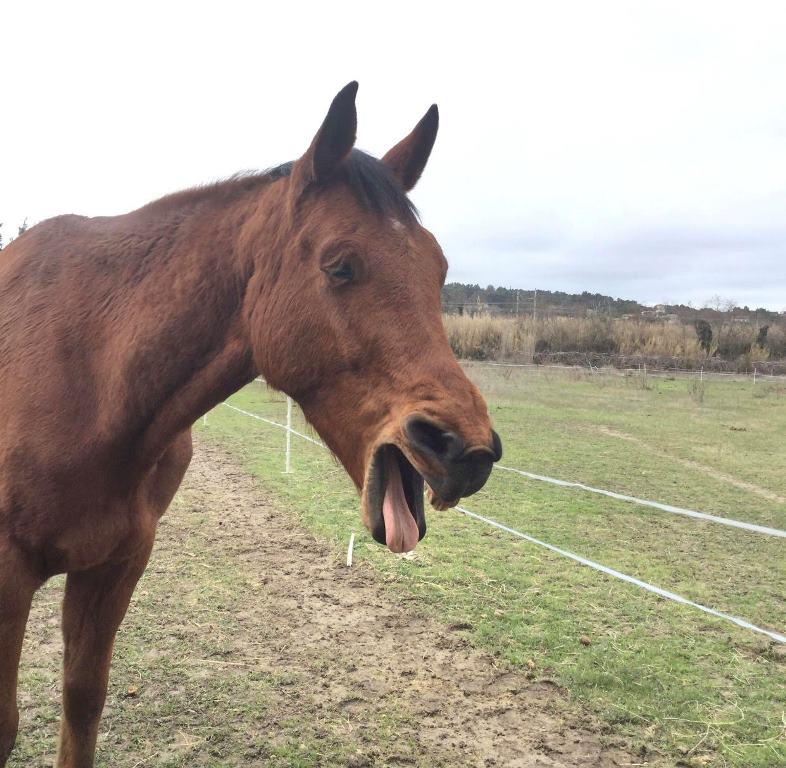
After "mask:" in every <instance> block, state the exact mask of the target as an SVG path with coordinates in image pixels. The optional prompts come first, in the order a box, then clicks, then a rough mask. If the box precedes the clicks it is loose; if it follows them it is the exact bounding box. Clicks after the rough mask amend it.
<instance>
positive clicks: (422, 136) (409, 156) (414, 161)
mask: <svg viewBox="0 0 786 768" xmlns="http://www.w3.org/2000/svg"><path fill="white" fill-rule="evenodd" d="M437 128H439V110H438V109H437V105H436V104H432V105H431V107H430V108H429V111H428V112H426V114H425V115H424V116H423V118H422V119H421V121H420V122H419V123H418V124H417V125H416V126H415V129H414V130H413V131H412V133H410V134H409V136H407V137H406V138H405V139H402V140H401V141H400V142H399V143H398V144H396V146H395V147H393V149H391V150H390V151H389V152H388V153H387V154H386V155H385V156H384V157H383V158H382V162H383V163H384V164H385V165H386V166H387V167H388V168H390V170H391V171H393V173H394V175H395V176H396V177H397V178H398V180H399V181H400V182H401V186H402V187H404V190H405V191H407V192H409V190H410V189H412V187H414V186H415V184H417V183H418V179H419V178H420V174H421V173H423V169H424V168H425V167H426V162H427V161H428V157H429V155H430V154H431V148H432V147H433V146H434V140H435V139H436V138H437Z"/></svg>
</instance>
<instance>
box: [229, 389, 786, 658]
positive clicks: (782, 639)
mask: <svg viewBox="0 0 786 768" xmlns="http://www.w3.org/2000/svg"><path fill="white" fill-rule="evenodd" d="M222 405H225V406H226V407H227V408H231V409H232V410H233V411H237V412H238V413H242V414H243V415H244V416H249V417H251V418H252V419H256V420H257V421H263V422H265V423H266V424H271V425H273V426H274V427H279V428H280V429H284V430H286V429H287V425H286V424H281V423H279V422H277V421H273V420H272V419H266V418H264V417H262V416H257V414H255V413H250V412H249V411H244V410H243V409H242V408H237V407H236V406H234V405H230V404H229V403H222ZM288 431H290V432H291V433H292V434H293V435H297V436H298V437H301V438H303V439H304V440H307V441H308V442H309V443H313V444H314V445H318V446H319V447H320V448H327V446H326V445H325V444H324V443H321V442H320V441H319V440H315V439H314V438H313V437H309V436H308V435H304V434H303V433H301V432H298V431H296V430H294V429H292V428H291V427H290V428H289V430H288ZM501 469H507V470H508V471H513V472H518V473H520V474H523V475H524V476H531V477H532V478H533V479H535V480H553V478H545V477H544V476H541V475H530V474H529V473H525V472H523V471H522V470H511V469H509V468H507V467H501ZM555 483H556V484H557V485H566V486H569V487H571V486H579V484H577V483H568V482H567V481H565V480H556V481H555ZM582 487H583V486H582ZM586 490H592V489H590V488H589V487H586ZM599 492H601V493H603V494H604V495H608V496H611V497H612V498H617V497H620V496H621V494H613V493H612V492H611V491H599ZM623 500H625V501H637V502H640V501H641V500H637V499H634V497H628V498H624V497H623ZM656 503H657V502H652V504H656ZM662 506H664V507H667V506H669V505H662ZM455 509H456V510H458V511H459V512H461V513H462V514H464V515H466V516H467V517H471V518H474V519H475V520H479V521H481V522H483V523H486V525H490V526H492V527H494V528H498V529H500V530H502V531H505V532H506V533H509V534H511V535H512V536H516V537H518V538H520V539H524V540H525V541H528V542H530V543H531V544H537V545H538V546H539V547H544V548H545V549H548V550H549V551H551V552H555V553H556V554H558V555H562V556H563V557H567V558H569V559H571V560H574V561H575V562H577V563H581V564H582V565H586V566H588V567H589V568H593V569H594V570H596V571H599V572H600V573H605V574H606V575H607V576H613V577H614V578H616V579H620V580H621V581H624V582H627V583H628V584H633V585H634V586H637V587H641V588H642V589H646V590H647V591H648V592H652V593H653V594H656V595H658V596H659V597H663V598H666V599H667V600H672V601H674V602H675V603H680V604H681V605H687V606H690V607H691V608H696V609H697V610H699V611H703V612H704V613H707V614H709V615H710V616H715V617H716V618H719V619H724V620H726V621H730V622H732V623H733V624H736V625H737V626H738V627H742V628H743V629H748V630H751V631H752V632H757V633H759V634H762V635H766V636H767V637H769V638H770V639H771V640H774V641H775V642H777V643H786V635H782V634H780V633H779V632H773V631H771V630H769V629H763V628H762V627H757V626H756V625H755V624H751V623H750V622H749V621H746V620H745V619H740V618H737V617H736V616H732V615H731V614H729V613H723V611H716V610H715V609H714V608H708V607H707V606H706V605H701V604H700V603H694V602H693V600H688V598H686V597H682V595H678V594H676V593H675V592H670V591H669V590H667V589H663V588H662V587H657V586H655V585H654V584H650V583H649V582H646V581H642V580H641V579H637V578H636V577H635V576H628V574H626V573H622V571H617V570H615V569H614V568H609V567H608V566H605V565H601V564H600V563H596V562H594V561H593V560H588V559H587V558H586V557H581V555H575V554H573V552H568V550H566V549H561V548H560V547H556V546H554V545H553V544H549V543H548V542H545V541H541V540H540V539H536V538H535V537H534V536H530V535H528V534H526V533H521V531H517V530H516V529H515V528H510V527H509V526H507V525H503V524H502V523H498V522H497V521H496V520H492V519H491V518H489V517H484V516H483V515H479V514H477V513H476V512H471V511H470V510H468V509H467V508H466V507H459V506H457V507H455ZM673 509H679V507H674V508H673ZM667 511H672V510H667ZM685 511H691V510H685ZM680 514H682V513H680ZM694 516H699V517H702V519H704V518H705V517H708V518H713V516H712V515H706V516H705V515H703V513H701V512H697V513H695V514H694V515H690V517H694ZM718 520H726V518H716V519H715V520H714V521H718ZM733 522H735V523H736V522H738V521H733ZM747 525H749V524H747V523H744V524H741V525H739V526H738V527H745V526H747ZM757 527H759V528H761V527H763V526H757ZM770 530H773V531H774V530H776V529H770ZM782 533H783V532H782V531H780V532H778V533H777V534H775V535H782ZM353 538H354V534H353ZM352 543H353V544H354V541H352Z"/></svg>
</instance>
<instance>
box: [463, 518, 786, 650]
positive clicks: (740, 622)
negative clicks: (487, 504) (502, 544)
mask: <svg viewBox="0 0 786 768" xmlns="http://www.w3.org/2000/svg"><path fill="white" fill-rule="evenodd" d="M455 509H457V510H458V511H459V512H461V513H463V514H465V515H467V517H473V518H475V520H480V521H481V522H484V523H486V525H491V526H494V527H495V528H499V529H500V530H502V531H505V532H506V533H510V534H511V535H513V536H517V537H518V538H520V539H524V540H525V541H529V542H531V543H532V544H537V545H538V546H539V547H545V548H546V549H548V550H550V551H551V552H556V553H557V554H558V555H562V556H563V557H569V558H570V559H571V560H575V561H576V562H577V563H581V564H582V565H586V566H588V567H590V568H594V569H595V570H596V571H600V572H601V573H605V574H607V575H608V576H614V578H617V579H621V580H622V581H626V582H628V584H635V585H636V586H637V587H641V588H642V589H646V590H647V591H648V592H653V593H654V594H656V595H659V596H660V597H665V598H666V599H668V600H673V601H674V602H675V603H682V605H689V606H691V607H692V608H698V609H699V610H700V611H704V613H709V614H710V616H716V617H717V618H719V619H726V621H731V622H733V623H734V624H736V625H737V626H738V627H743V628H744V629H750V630H752V631H753V632H759V633H760V634H762V635H767V637H769V638H771V639H772V640H775V641H776V642H778V643H786V635H781V634H780V633H778V632H771V631H770V630H769V629H762V628H761V627H757V626H756V625H755V624H751V623H750V622H749V621H745V619H738V618H737V617H736V616H732V615H731V614H728V613H723V612H722V611H716V610H715V609H714V608H707V606H706V605H701V604H700V603H694V602H693V600H688V599H687V598H686V597H682V596H681V595H678V594H675V593H674V592H669V590H667V589H663V588H661V587H656V586H655V585H654V584H650V583H649V582H646V581H642V580H641V579H637V578H635V577H634V576H628V574H626V573H622V572H621V571H616V570H614V568H609V567H608V566H605V565H601V564H600V563H596V562H594V561H593V560H588V559H587V558H586V557H581V555H574V554H573V552H568V550H566V549H560V547H555V546H554V545H553V544H548V543H547V542H545V541H541V540H540V539H536V538H535V537H534V536H529V535H528V534H526V533H521V531H517V530H516V529H515V528H510V527H508V526H507V525H503V524H502V523H498V522H497V521H496V520H492V519H491V518H488V517H483V515H479V514H477V513H476V512H470V511H469V510H468V509H465V508H464V507H455Z"/></svg>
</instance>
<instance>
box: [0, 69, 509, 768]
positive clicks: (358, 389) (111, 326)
mask: <svg viewBox="0 0 786 768" xmlns="http://www.w3.org/2000/svg"><path fill="white" fill-rule="evenodd" d="M356 91H357V83H350V84H349V85H347V86H346V87H345V88H344V89H343V90H341V91H340V92H339V94H338V95H337V96H336V98H335V99H334V100H333V103H332V104H331V106H330V110H329V111H328V114H327V116H326V118H325V120H324V122H323V124H322V126H321V127H320V129H319V131H318V132H317V134H316V137H315V138H314V140H313V142H312V144H311V146H310V147H309V149H308V151H307V152H306V153H305V154H304V155H303V157H301V158H300V159H299V160H298V161H296V162H294V163H289V164H286V165H283V166H281V167H279V168H277V169H275V170H273V171H268V172H265V173H261V174H254V175H242V176H237V177H234V178H232V179H230V180H229V181H225V182H221V183H219V184H216V185H214V186H210V187H203V188H199V189H192V190H188V191H185V192H180V193H177V194H174V195H171V196H169V197H165V198H163V199H161V200H157V201H156V202H153V203H150V204H149V205H146V206H145V207H144V208H140V209H139V210H137V211H134V212H133V213H129V214H126V215H124V216H117V217H100V218H93V219H90V218H85V217H81V216H61V217H59V218H55V219H50V220H48V221H45V222H43V223H41V224H39V225H38V226H36V227H33V228H32V229H30V230H29V231H28V232H27V233H26V234H24V235H23V236H21V237H19V238H18V239H17V240H16V241H15V242H14V243H13V244H12V245H11V246H10V247H9V248H7V249H6V250H5V251H3V252H2V257H1V258H0V403H2V421H1V422H0V767H1V766H3V765H4V764H5V762H6V760H7V758H8V755H9V753H10V752H11V749H12V747H13V744H14V740H15V737H16V731H17V725H18V719H19V715H18V710H17V706H16V687H17V667H18V662H19V654H20V648H21V645H22V637H23V634H24V630H25V624H26V621H27V616H28V612H29V609H30V603H31V600H32V597H33V593H34V592H35V591H36V590H37V589H38V587H40V586H41V584H43V583H44V581H45V580H46V579H48V578H49V577H50V576H52V575H53V574H57V573H67V574H68V577H67V581H66V588H65V598H64V601H63V637H64V643H65V659H64V682H63V718H62V727H61V733H60V748H59V753H58V762H57V764H58V766H61V768H66V767H67V768H85V767H86V766H91V765H93V759H94V758H93V756H94V751H95V742H96V735H97V732H98V723H99V718H100V715H101V710H102V708H103V705H104V698H105V695H106V688H107V680H108V675H109V664H110V659H111V654H112V645H113V642H114V637H115V632H116V631H117V628H118V626H119V624H120V622H121V621H122V619H123V616H124V614H125V612H126V608H127V606H128V603H129V600H130V598H131V594H132V592H133V591H134V587H135V585H136V583H137V580H138V579H139V577H140V575H141V574H142V572H143V570H144V568H145V565H146V564H147V560H148V556H149V555H150V550H151V547H152V546H153V539H154V536H155V532H156V525H157V523H158V520H159V518H160V517H161V515H162V514H163V513H164V511H165V510H166V508H167V506H168V505H169V502H170V501H171V499H172V497H173V495H174V493H175V491H176V490H177V488H178V486H179V485H180V481H181V479H182V478H183V474H184V473H185V471H186V468H187V467H188V463H189V460H190V457H191V433H190V427H191V425H192V424H193V423H194V421H195V420H196V419H198V418H199V416H200V415H201V414H203V413H205V412H206V411H208V410H209V409H210V408H212V407H213V406H215V405H216V404H217V403H220V402H221V401H222V400H223V399H224V398H226V397H227V396H228V395H229V394H230V393H232V392H234V391H236V390H237V389H239V388H240V387H242V386H243V385H245V384H246V383H248V382H249V381H251V380H252V379H253V378H254V377H255V376H256V375H258V374H259V373H260V372H261V373H262V374H263V375H264V376H265V378H266V379H267V380H268V381H269V382H270V384H271V385H272V386H273V387H276V388H277V389H280V390H282V391H283V392H286V393H288V394H290V395H291V396H292V397H293V398H295V400H296V401H297V402H298V403H299V404H300V405H301V407H302V408H303V411H304V412H305V414H306V416H307V418H308V419H309V420H310V422H311V423H312V424H313V425H314V427H315V428H316V430H317V431H318V432H319V434H320V435H321V436H322V438H323V439H324V440H325V442H326V443H327V444H328V446H329V447H330V449H331V450H332V451H333V452H334V454H335V455H336V456H337V457H338V459H339V460H340V461H341V463H342V464H343V465H344V467H345V468H346V470H347V472H348V473H349V475H350V476H351V477H352V479H353V481H354V482H355V483H356V485H357V487H358V489H360V490H361V506H362V518H363V522H364V524H365V525H366V526H367V527H368V528H369V530H370V531H371V533H372V534H373V536H374V538H375V539H376V540H377V541H379V542H381V543H383V544H386V545H387V546H388V547H390V549H392V550H393V551H394V552H401V551H405V550H410V549H413V548H414V547H415V545H416V543H417V542H418V540H419V539H420V538H422V537H423V535H424V534H425V531H426V523H425V517H424V513H423V487H424V486H423V479H424V478H425V481H426V482H427V483H428V485H429V487H430V489H431V501H432V504H433V505H434V506H435V507H437V508H443V509H444V508H446V507H448V506H449V505H451V504H453V503H455V502H456V500H457V499H459V498H460V497H461V496H465V495H468V494H471V493H474V492H475V491H477V490H478V489H479V488H480V487H481V486H482V485H483V484H484V483H485V481H486V479H487V477H488V475H489V473H490V471H491V466H492V462H493V461H495V460H497V459H499V457H500V453H501V446H500V441H499V438H498V437H497V435H496V434H495V433H494V432H493V431H492V429H491V425H490V423H489V418H488V413H487V409H486V405H485V403H484V401H483V399H482V397H481V396H480V394H479V393H478V391H477V389H476V388H475V387H474V386H473V385H472V384H471V383H470V382H469V381H468V380H467V378H466V377H465V376H464V374H463V372H462V370H461V368H460V367H459V366H458V364H457V363H456V361H455V359H454V358H453V355H452V354H451V351H450V348H449V346H448V343H447V339H446V337H445V333H444V331H443V329H442V323H441V317H440V286H441V285H442V283H443V282H444V279H445V271H446V268H447V263H446V261H445V258H444V256H443V255H442V252H441V250H440V248H439V245H438V244H437V242H436V240H435V239H434V237H433V236H432V235H431V234H430V233H429V232H427V231H426V230H425V229H424V228H423V227H422V226H421V225H420V224H419V221H418V218H417V213H416V211H415V209H414V207H413V205H412V203H411V202H410V201H409V200H408V198H407V196H406V192H407V191H408V190H410V189H411V188H412V187H413V186H414V185H415V183H416V182H417V180H418V178H419V177H420V175H421V172H422V171H423V168H424V166H425V164H426V161H427V160H428V157H429V154H430V152H431V148H432V146H433V143H434V139H435V137H436V133H437V123H438V116H437V108H436V106H433V107H431V109H429V111H428V112H427V113H426V115H425V117H424V118H423V119H422V120H421V121H420V122H419V123H418V125H417V126H416V127H415V129H414V130H413V131H412V133H411V134H410V135H409V136H407V137H406V138H405V139H404V140H403V141H401V142H400V143H398V144H397V145H396V146H395V147H393V149H391V150H390V151H389V152H388V153H387V154H386V155H385V156H384V158H383V159H382V160H381V161H379V160H375V159H373V158H372V157H370V156H368V155H366V154H363V153H362V152H359V151H357V150H355V149H353V145H354V143H355V130H356V124H357V117H356V113H355V94H356Z"/></svg>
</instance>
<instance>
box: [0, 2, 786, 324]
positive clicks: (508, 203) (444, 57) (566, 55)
mask: <svg viewBox="0 0 786 768" xmlns="http://www.w3.org/2000/svg"><path fill="white" fill-rule="evenodd" d="M462 8H463V7H462V6H461V5H459V4H450V5H445V4H442V3H439V4H438V3H425V2H422V1H421V2H416V3H409V2H403V1H402V0H397V2H395V3H384V2H376V3H374V2H364V3H342V2H338V0H335V1H334V2H331V3H324V2H320V3H299V2H295V1H291V2H289V3H275V4H274V3H261V2H254V3H250V2H249V3H235V2H229V1H228V0H224V1H223V2H221V3H216V2H211V3H198V2H188V3H176V2H160V1H157V2H155V3H147V2H134V3H123V4H122V5H121V4H116V3H108V2H100V3H86V2H77V1H76V0H72V1H71V2H67V3H66V2H61V1H58V2H55V3H41V2H34V1H33V0H24V1H21V0H6V2H4V3H3V10H2V14H1V15H0V24H2V26H1V27H0V72H1V73H2V78H1V79H0V83H1V84H2V85H1V86H0V87H1V88H2V95H3V104H4V105H5V106H4V110H3V114H2V115H0V139H1V141H0V147H2V156H0V221H4V222H5V227H4V231H5V234H6V236H7V235H8V234H9V233H10V234H12V233H13V232H14V231H15V229H16V226H17V224H18V223H20V222H21V220H22V219H23V218H24V217H25V216H27V217H29V220H30V222H31V223H33V222H36V221H39V220H41V219H43V218H46V217H48V216H52V215H56V214H60V213H82V214H87V215H104V214H115V213H122V212H125V211H127V210H131V209H133V208H135V207H138V206H139V205H142V204H144V203H145V202H147V201H149V200H151V199H153V198H155V197H159V196H161V195H163V194H165V193H167V192H170V191H173V190H176V189H180V188H182V187H186V186H191V185H194V184H197V183H201V182H205V181H210V180H214V179H216V178H221V177H224V176H227V175H230V174H231V173H233V172H235V171H237V170H240V169H248V168H264V167H268V166H271V165H276V164H278V163H280V162H283V161H285V160H289V159H293V158H295V157H297V156H299V155H300V154H302V152H303V151H304V150H305V148H306V147H307V145H308V143H309V142H310V140H311V137H312V135H313V133H314V132H315V131H316V129H317V128H318V127H319V124H320V121H321V119H322V117H323V116H324V113H325V111H326V109H327V106H328V104H329V103H330V100H331V98H332V97H333V95H334V94H335V92H336V91H337V90H338V89H339V88H340V87H341V86H343V85H344V84H345V83H346V82H348V81H349V80H352V79H357V80H359V81H360V92H359V94H358V102H357V103H358V113H359V124H358V146H359V147H361V148H363V149H366V150H368V151H370V152H372V153H373V154H375V155H377V156H379V155H381V154H383V153H384V152H385V151H387V149H388V148H389V147H390V146H391V145H392V144H394V143H395V142H396V141H398V140H399V139H400V138H401V137H402V136H403V135H405V134H406V133H407V132H408V131H409V130H410V129H411V128H412V126H413V125H414V124H415V122H416V121H417V120H418V119H419V118H420V117H421V115H422V114H423V113H424V112H425V110H426V109H427V108H428V106H429V105H430V104H431V103H432V102H437V103H438V104H439V107H440V115H441V127H440V135H439V137H438V139H437V144H436V147H435V149H434V153H433V155H432V160H431V162H430V164H429V167H428V168H427V169H426V172H425V174H424V176H423V178H422V180H421V182H420V184H419V186H418V187H417V189H416V190H415V191H414V193H413V198H414V199H415V202H416V204H417V205H418V207H419V208H420V210H421V214H422V217H423V222H424V224H425V225H426V226H427V227H429V228H430V229H431V230H432V231H433V232H434V233H435V234H436V236H437V237H438V238H439V239H440V241H441V243H442V245H443V247H444V249H445V252H446V254H447V256H448V259H449V261H450V264H451V268H450V274H449V279H450V280H457V281H462V282H467V281H471V282H478V283H481V284H483V285H486V284H489V283H493V284H495V285H506V286H511V287H517V288H528V289H531V288H540V289H551V290H565V291H582V290H588V291H598V292H601V293H608V294H612V295H614V296H619V297H624V298H635V299H639V300H642V301H645V302H653V303H654V302H661V301H669V302H678V301H679V302H689V301H690V302H693V303H694V304H696V305H702V304H704V303H705V302H706V300H707V299H709V298H710V297H711V296H712V295H714V294H720V295H721V296H723V297H726V298H732V299H736V300H737V301H738V302H739V303H740V304H748V305H750V306H751V307H755V306H765V307H768V308H771V309H778V310H781V309H786V87H784V86H785V85H786V44H785V43H784V41H786V4H784V3H782V2H773V3H765V2H755V0H746V1H745V2H742V1H740V2H721V1H719V0H714V1H711V2H699V1H698V0H692V1H691V2H665V1H664V0H653V1H652V2H643V1H642V2H630V0H623V1H621V2H600V1H599V0H593V2H585V1H584V0H579V1H577V2H554V1H553V0H550V2H536V3H512V2H511V3H496V2H489V1H488V0H486V1H485V2H482V3H473V4H471V5H469V4H468V5H467V6H466V7H465V8H463V9H462ZM9 230H11V232H9Z"/></svg>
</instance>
